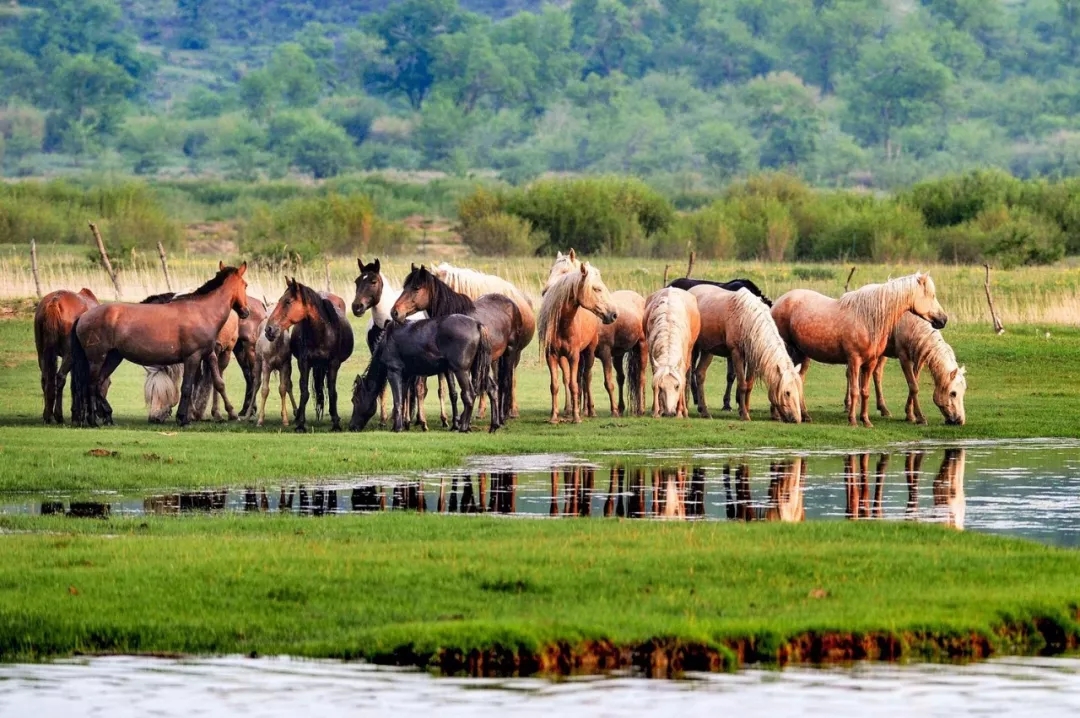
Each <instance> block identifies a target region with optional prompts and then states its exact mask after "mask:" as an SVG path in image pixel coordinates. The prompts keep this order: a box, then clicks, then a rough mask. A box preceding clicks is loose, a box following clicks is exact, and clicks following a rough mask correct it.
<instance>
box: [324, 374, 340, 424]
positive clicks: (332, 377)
mask: <svg viewBox="0 0 1080 718" xmlns="http://www.w3.org/2000/svg"><path fill="white" fill-rule="evenodd" d="M340 368H341V364H340V363H339V362H336V361H331V362H330V367H329V369H327V371H326V393H327V394H328V395H329V399H330V431H341V417H340V416H338V410H337V375H338V369H340Z"/></svg>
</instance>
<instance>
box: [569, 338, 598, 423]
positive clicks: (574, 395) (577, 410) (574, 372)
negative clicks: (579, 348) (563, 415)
mask: <svg viewBox="0 0 1080 718" xmlns="http://www.w3.org/2000/svg"><path fill="white" fill-rule="evenodd" d="M591 356H592V355H591V353H590V354H589V357H590V358H591ZM582 361H583V357H582V352H572V353H571V354H570V358H569V360H568V362H569V369H568V372H569V375H570V378H569V381H570V389H569V391H570V416H571V419H570V420H571V421H573V422H574V423H575V424H580V423H581V393H580V392H581V386H580V381H579V380H578V371H579V370H580V369H581V362H582Z"/></svg>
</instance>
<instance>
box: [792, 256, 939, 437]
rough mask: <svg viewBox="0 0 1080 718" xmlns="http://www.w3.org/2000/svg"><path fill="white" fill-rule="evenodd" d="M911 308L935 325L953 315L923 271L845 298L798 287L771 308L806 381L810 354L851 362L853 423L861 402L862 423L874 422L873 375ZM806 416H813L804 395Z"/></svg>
mask: <svg viewBox="0 0 1080 718" xmlns="http://www.w3.org/2000/svg"><path fill="white" fill-rule="evenodd" d="M906 312H911V313H913V314H915V315H917V316H920V317H922V318H923V319H926V320H927V321H929V322H930V323H931V324H932V325H933V326H934V328H935V329H940V328H942V327H944V326H945V322H946V321H948V315H947V314H945V310H944V309H942V308H941V305H940V304H939V303H938V300H937V292H936V290H935V288H934V280H932V279H931V278H930V275H929V274H923V273H921V272H919V273H916V274H912V275H909V276H907V277H899V278H897V279H892V280H890V281H888V282H886V283H885V284H868V285H867V286H865V287H862V288H861V289H856V290H855V291H852V292H848V293H846V294H844V296H842V297H840V299H832V298H831V297H826V296H825V295H823V294H818V293H817V292H814V291H811V290H809V289H793V290H791V291H790V292H788V293H787V294H785V295H783V296H782V297H780V298H779V299H778V300H776V303H775V304H774V305H773V308H772V316H773V320H775V322H776V327H777V329H779V330H780V336H781V337H783V338H784V341H785V342H786V343H787V346H788V351H789V353H790V354H791V358H792V359H793V360H794V361H795V363H796V364H799V363H801V364H802V371H801V374H802V377H803V382H804V384H805V379H806V372H807V370H809V368H810V360H815V361H820V362H824V363H826V364H846V365H847V379H848V402H847V403H848V407H849V408H848V423H850V424H851V425H852V426H855V425H856V423H857V422H856V420H855V410H856V407H861V413H860V416H861V417H862V422H863V424H864V425H866V426H873V424H871V423H870V415H869V412H868V404H869V401H868V400H869V398H870V375H871V373H872V372H873V370H874V367H875V366H876V365H877V362H878V359H880V358H881V356H882V355H883V354H885V347H886V345H887V344H888V342H889V337H890V336H892V333H893V330H894V329H896V324H897V322H899V321H900V317H902V316H903V315H904V314H905V313H906ZM857 398H858V399H860V400H861V405H860V403H859V402H857V401H856V399H857ZM802 419H803V421H810V415H809V414H808V413H807V411H806V400H805V396H804V398H803V401H802Z"/></svg>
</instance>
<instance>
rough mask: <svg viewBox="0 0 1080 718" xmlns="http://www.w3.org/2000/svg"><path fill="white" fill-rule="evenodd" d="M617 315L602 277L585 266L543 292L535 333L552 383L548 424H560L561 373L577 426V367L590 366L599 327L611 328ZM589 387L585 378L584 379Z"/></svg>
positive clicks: (586, 374)
mask: <svg viewBox="0 0 1080 718" xmlns="http://www.w3.org/2000/svg"><path fill="white" fill-rule="evenodd" d="M618 318H619V312H618V310H617V309H616V308H615V306H614V305H613V304H612V302H611V292H610V291H608V288H607V286H606V285H605V284H604V282H603V280H602V279H601V278H600V271H599V270H597V269H596V268H595V267H593V266H592V265H590V264H589V263H588V262H584V263H582V264H581V267H580V269H579V270H578V271H575V272H568V273H566V274H564V275H562V276H561V277H559V278H558V279H556V280H555V282H554V283H553V284H552V285H551V286H549V287H547V288H546V290H545V291H544V298H543V302H541V304H540V314H539V316H538V317H537V322H536V326H537V330H538V332H539V336H540V355H541V356H542V357H544V358H545V360H546V361H547V366H548V374H549V375H550V377H551V418H550V419H549V421H550V422H551V423H552V424H558V423H559V369H560V368H561V369H562V375H563V379H564V380H565V381H566V383H567V394H568V395H569V397H570V416H571V420H572V421H573V422H574V423H575V424H579V423H581V401H580V397H581V394H580V380H579V378H578V369H579V367H580V366H581V362H583V361H584V362H587V363H588V366H591V365H592V358H593V356H594V355H595V352H596V345H597V343H598V342H599V340H600V331H599V326H600V324H601V322H603V323H604V324H612V323H614V322H615V320H616V319H618ZM584 379H585V382H586V383H588V381H589V372H588V371H586V373H585V377H584Z"/></svg>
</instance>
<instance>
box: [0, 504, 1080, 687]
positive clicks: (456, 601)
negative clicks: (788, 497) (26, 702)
mask: <svg viewBox="0 0 1080 718" xmlns="http://www.w3.org/2000/svg"><path fill="white" fill-rule="evenodd" d="M0 527H2V528H3V529H5V530H9V531H16V532H19V533H15V534H11V535H5V536H2V537H0V542H2V544H3V548H4V556H5V560H4V561H3V562H2V564H0V658H3V659H6V660H12V659H26V658H42V657H47V656H56V655H68V654H71V653H74V652H121V653H129V652H139V653H173V652H176V653H196V652H197V653H258V654H273V653H290V654H298V655H305V656H324V657H344V658H357V657H362V658H366V659H369V660H375V661H380V662H388V663H403V664H409V665H432V666H435V667H442V668H443V669H444V670H450V671H457V670H469V671H472V672H477V673H518V672H526V673H528V672H533V671H536V670H556V671H566V670H571V669H575V668H577V669H589V668H596V667H614V666H617V665H625V664H627V663H638V664H641V665H643V667H646V668H648V669H650V670H653V671H657V670H660V671H663V670H668V669H671V668H676V669H677V668H679V667H683V668H713V669H717V668H720V667H723V666H725V665H728V666H732V665H736V664H737V663H738V662H739V661H757V660H773V661H775V660H788V659H800V658H801V659H813V660H829V659H837V658H852V657H856V658H857V657H866V656H869V657H886V658H901V657H912V658H913V657H919V658H941V657H956V656H974V657H977V656H982V655H987V654H988V653H991V652H995V653H997V652H1003V653H1035V652H1045V653H1054V652H1060V651H1062V650H1064V649H1065V648H1066V647H1067V646H1071V645H1075V641H1076V638H1077V636H1078V632H1080V626H1078V625H1077V623H1076V603H1077V600H1078V598H1080V594H1078V593H1077V588H1076V583H1075V581H1074V580H1073V578H1072V577H1073V576H1075V575H1076V572H1077V571H1078V570H1080V554H1077V553H1075V552H1070V551H1063V550H1057V549H1051V548H1047V547H1044V546H1040V545H1037V544H1033V543H1027V542H1023V541H1015V540H1008V539H1001V538H994V537H990V536H985V535H977V534H966V533H957V532H953V531H950V530H947V529H941V528H936V527H929V526H922V525H911V524H869V523H865V524H864V523H822V524H805V525H779V524H770V525H757V524H754V525H730V524H711V523H710V524H704V523H700V524H675V523H670V524H669V523H645V524H640V523H634V524H631V523H622V522H606V521H605V522H586V521H551V522H548V521H536V522H534V521H529V522H523V521H507V520H497V519H494V520H492V519H487V518H483V519H468V518H448V517H444V518H441V519H438V520H431V519H430V518H424V517H422V516H410V515H379V516H366V517H347V518H346V517H339V518H335V519H333V520H321V521H317V520H311V519H307V520H305V519H296V518H288V517H277V516H275V517H248V518H242V517H237V518H231V517H230V518H220V517H219V518H196V519H189V520H183V521H177V520H160V519H157V520H156V519H148V520H144V519H137V520H112V521H91V520H86V521H78V520H70V519H52V520H49V519H40V518H39V519H29V518H20V517H4V518H0ZM25 530H31V531H33V533H21V532H23V531H25Z"/></svg>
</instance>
